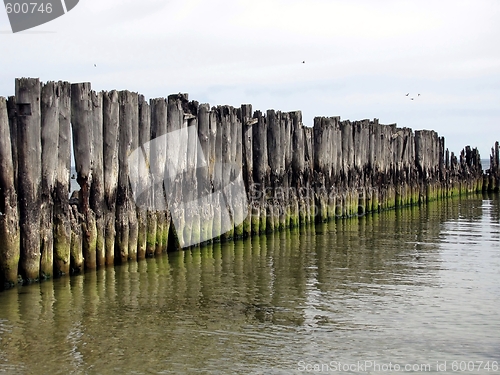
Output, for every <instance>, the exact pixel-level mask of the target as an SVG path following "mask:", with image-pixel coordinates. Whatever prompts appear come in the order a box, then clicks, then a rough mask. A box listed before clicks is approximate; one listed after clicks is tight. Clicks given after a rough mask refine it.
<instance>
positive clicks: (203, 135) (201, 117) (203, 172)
mask: <svg viewBox="0 0 500 375" xmlns="http://www.w3.org/2000/svg"><path fill="white" fill-rule="evenodd" d="M198 139H199V141H200V147H201V152H202V153H203V158H204V161H205V162H206V167H201V166H198V170H197V176H198V196H199V198H202V197H209V196H210V195H211V194H212V184H211V181H210V175H211V174H213V160H212V159H211V143H210V141H211V137H210V106H209V105H208V104H200V106H199V108H198ZM200 161H201V159H200V157H198V162H200ZM212 230H213V207H212V206H208V207H203V209H202V210H201V212H200V240H201V241H202V242H210V241H211V240H212Z"/></svg>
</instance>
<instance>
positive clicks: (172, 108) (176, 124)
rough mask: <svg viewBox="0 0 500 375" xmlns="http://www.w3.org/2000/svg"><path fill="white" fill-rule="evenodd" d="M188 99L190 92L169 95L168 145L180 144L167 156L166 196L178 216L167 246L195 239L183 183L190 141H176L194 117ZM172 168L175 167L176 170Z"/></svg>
mask: <svg viewBox="0 0 500 375" xmlns="http://www.w3.org/2000/svg"><path fill="white" fill-rule="evenodd" d="M187 101H188V96H187V94H180V93H179V94H174V95H169V96H168V98H167V108H168V109H167V132H168V136H167V137H168V139H167V145H169V146H170V145H173V144H174V142H175V143H176V142H180V144H179V146H178V147H177V148H176V149H175V150H176V153H175V155H174V153H173V152H172V151H170V152H169V153H168V155H167V159H166V167H167V168H166V170H165V173H164V179H165V196H166V200H167V205H168V210H169V212H170V213H171V215H172V218H174V215H175V219H176V223H174V220H173V219H172V220H171V223H169V224H170V225H174V228H173V229H174V230H173V231H172V233H175V238H174V239H172V240H171V241H168V240H167V241H165V242H164V248H165V247H166V246H167V243H169V244H176V246H178V245H177V243H179V244H180V245H181V246H184V244H185V242H186V241H190V239H191V225H190V224H188V225H186V221H185V212H184V207H183V205H182V203H183V202H185V201H184V200H185V196H184V193H185V191H183V190H184V189H183V184H184V181H185V178H186V176H185V173H186V171H187V160H188V159H187V153H188V140H187V139H184V140H181V139H178V140H176V139H174V138H173V137H176V136H179V132H178V131H179V130H181V129H183V128H186V127H187V122H188V118H192V117H191V116H187V117H186V118H184V109H183V105H184V104H187ZM174 132H175V133H174ZM186 134H187V133H186ZM171 168H173V169H174V170H173V171H172V170H171ZM166 236H168V231H167V232H166V233H165V235H164V236H163V238H164V239H165V238H166ZM173 250H176V249H175V248H169V249H168V251H173Z"/></svg>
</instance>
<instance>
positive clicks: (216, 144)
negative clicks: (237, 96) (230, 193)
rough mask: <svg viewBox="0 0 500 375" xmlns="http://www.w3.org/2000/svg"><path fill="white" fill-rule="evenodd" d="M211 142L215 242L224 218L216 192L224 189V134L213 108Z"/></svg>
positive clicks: (217, 113) (211, 182)
mask: <svg viewBox="0 0 500 375" xmlns="http://www.w3.org/2000/svg"><path fill="white" fill-rule="evenodd" d="M208 120H209V134H210V135H209V138H210V140H209V142H210V156H209V159H208V169H209V178H210V184H211V189H212V192H213V193H215V194H214V196H213V200H212V207H211V213H212V215H213V219H212V237H213V240H215V241H220V235H221V228H222V221H221V220H222V216H221V211H220V209H219V206H218V205H219V204H220V202H219V199H218V195H216V192H218V191H220V189H221V188H222V169H221V162H222V161H221V160H222V154H221V153H222V132H221V131H220V115H219V111H218V110H217V108H216V107H213V108H212V109H211V110H210V113H209V118H208Z"/></svg>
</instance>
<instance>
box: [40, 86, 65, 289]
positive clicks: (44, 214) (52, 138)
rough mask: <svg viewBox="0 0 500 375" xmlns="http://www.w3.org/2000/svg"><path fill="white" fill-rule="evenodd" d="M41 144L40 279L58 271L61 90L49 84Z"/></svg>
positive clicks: (44, 98)
mask: <svg viewBox="0 0 500 375" xmlns="http://www.w3.org/2000/svg"><path fill="white" fill-rule="evenodd" d="M41 94H42V96H41V141H42V185H41V188H42V189H41V220H40V241H41V243H40V246H41V249H40V250H41V260H40V277H41V278H42V279H47V278H50V277H52V273H53V268H54V258H53V255H54V253H53V249H54V237H53V227H54V223H53V219H52V218H53V210H54V201H53V194H54V187H55V180H56V172H57V165H58V154H57V152H54V150H57V149H58V147H59V97H60V87H59V84H58V83H56V82H48V83H46V84H45V85H43V86H42V91H41Z"/></svg>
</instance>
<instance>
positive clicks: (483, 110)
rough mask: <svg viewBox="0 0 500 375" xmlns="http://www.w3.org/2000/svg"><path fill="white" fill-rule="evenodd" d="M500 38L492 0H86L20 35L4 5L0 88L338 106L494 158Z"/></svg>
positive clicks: (316, 110)
mask: <svg viewBox="0 0 500 375" xmlns="http://www.w3.org/2000/svg"><path fill="white" fill-rule="evenodd" d="M54 1H58V0H54ZM499 46H500V1H496V0H491V1H457V0H454V1H448V0H441V1H426V0H418V1H410V0H408V1H405V0H397V1H396V0H394V1H392V0H382V1H380V0H377V1H374V0H370V1H368V0H366V1H363V0H350V1H347V0H345V1H332V0H308V1H294V0H287V1H284V0H266V1H261V0H252V1H240V0H232V1H208V0H205V1H201V0H182V1H178V0H167V1H165V0H135V1H132V0H80V3H79V4H78V5H77V6H76V7H75V8H74V9H73V10H72V11H70V12H69V13H67V14H66V15H65V16H63V17H60V18H58V19H56V20H54V21H52V22H50V23H47V24H44V25H41V26H39V27H37V28H34V29H31V30H28V31H25V32H20V33H17V34H12V33H11V31H10V26H9V23H8V18H7V14H6V12H5V11H3V10H0V51H1V53H0V67H1V69H0V95H2V96H8V95H13V93H14V78H16V77H23V76H24V77H39V78H40V79H41V80H42V81H48V80H67V81H70V82H83V81H90V82H92V88H93V89H95V90H111V89H128V90H131V91H137V92H139V93H142V94H144V95H145V96H146V97H147V98H154V97H160V96H167V95H169V94H171V93H177V92H188V93H189V94H190V98H191V99H194V100H198V101H199V102H202V103H210V104H211V105H219V104H229V105H233V106H239V105H240V104H242V103H251V104H253V107H254V109H260V110H262V111H265V110H267V109H269V108H273V109H276V110H282V111H291V110H297V109H300V110H302V112H303V122H304V124H305V125H308V126H311V125H312V123H313V118H314V117H315V116H341V117H342V119H350V120H361V119H365V118H370V119H371V118H379V119H380V122H381V123H384V124H390V123H397V124H398V126H400V127H403V126H405V127H411V128H413V130H418V129H433V130H436V131H438V132H439V134H440V135H444V136H445V138H446V146H447V147H448V148H449V149H450V150H451V151H455V152H459V151H460V150H461V149H462V148H463V146H465V145H467V144H470V145H472V146H475V147H479V150H480V152H481V156H482V158H487V157H488V155H489V152H490V148H491V146H492V145H493V143H494V141H495V140H499V139H500V134H499V129H500V48H499ZM303 60H305V62H306V63H305V64H303V63H302V61H303ZM94 64H96V65H97V67H94ZM406 93H410V95H409V96H408V97H406V96H405V94H406ZM419 93H420V94H421V95H420V96H417V94H419ZM411 97H414V100H410V98H411Z"/></svg>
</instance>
